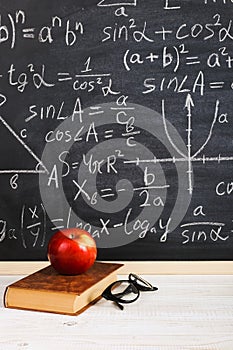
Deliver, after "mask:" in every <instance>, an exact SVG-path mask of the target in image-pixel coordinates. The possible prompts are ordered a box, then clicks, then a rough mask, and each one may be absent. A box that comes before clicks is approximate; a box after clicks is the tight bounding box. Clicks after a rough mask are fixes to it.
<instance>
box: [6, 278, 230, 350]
mask: <svg viewBox="0 0 233 350" xmlns="http://www.w3.org/2000/svg"><path fill="white" fill-rule="evenodd" d="M122 277H125V276H119V278H122ZM143 277H144V278H146V279H147V280H148V281H150V282H152V283H153V284H154V285H156V286H158V288H159V290H158V291H157V292H152V293H150V292H148V293H145V292H144V293H142V294H141V296H140V299H139V300H138V301H137V302H135V303H134V304H131V305H127V306H126V307H125V309H124V310H123V311H121V310H119V309H118V308H117V307H115V306H114V305H113V304H112V303H111V302H109V301H106V300H104V299H101V300H100V301H99V302H98V303H97V304H95V305H93V306H92V307H90V308H89V309H88V310H87V311H86V312H84V313H83V314H81V315H79V316H63V315H54V314H48V313H40V312H31V311H20V310H13V309H5V308H4V307H3V291H4V289H5V287H6V286H7V285H8V284H10V283H12V282H13V281H16V280H17V279H19V278H21V276H1V277H0V296H1V298H0V313H1V317H0V330H1V332H0V349H1V350H3V349H4V350H13V349H14V350H15V349H16V350H21V349H27V350H28V349H30V350H37V349H38V350H39V349H45V350H46V349H56V350H66V349H67V350H68V349H69V350H77V349H82V350H93V349H95V350H157V349H158V350H232V349H233V276H232V275H221V276H216V275H211V276H210V275H206V276H203V275H202V276H200V275H195V276H189V275H158V276H156V275H148V276H143Z"/></svg>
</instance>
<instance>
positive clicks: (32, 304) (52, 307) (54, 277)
mask: <svg viewBox="0 0 233 350" xmlns="http://www.w3.org/2000/svg"><path fill="white" fill-rule="evenodd" d="M122 266H123V265H122V264H117V263H102V262H97V261H96V262H95V263H94V265H93V266H92V267H91V268H90V269H89V270H87V271H86V272H85V273H82V274H80V275H75V276H67V275H61V274H59V273H58V272H57V271H55V270H54V268H53V267H52V266H51V265H50V266H48V267H45V268H43V269H41V270H39V271H37V272H35V273H33V274H31V275H29V276H27V277H24V278H22V279H20V280H19V281H17V282H14V283H12V284H11V285H9V286H8V287H7V288H6V290H5V294H4V304H5V307H8V308H16V309H28V310H34V311H46V312H54V313H61V314H69V315H76V314H79V313H81V312H82V311H84V310H85V309H86V308H87V307H88V306H90V305H92V304H93V303H94V302H95V301H97V300H98V299H99V298H100V296H101V294H102V292H103V291H104V289H105V288H106V287H107V286H108V285H109V284H110V283H112V282H114V281H116V279H117V273H118V272H119V269H120V268H121V267H122Z"/></svg>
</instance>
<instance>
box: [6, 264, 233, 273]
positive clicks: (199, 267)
mask: <svg viewBox="0 0 233 350" xmlns="http://www.w3.org/2000/svg"><path fill="white" fill-rule="evenodd" d="M117 262H119V263H123V264H124V265H125V266H124V267H123V270H122V273H126V274H127V273H129V272H132V271H133V272H135V273H142V274H161V275H163V274H175V275H176V274H179V275H199V274H202V275H203V274H205V275H206V274H207V275H212V274H214V275H218V274H221V275H231V274H233V261H117ZM48 264H49V262H48V261H2V262H0V275H23V274H26V275H27V274H30V273H33V272H35V271H37V270H39V269H42V268H44V267H45V266H47V265H48Z"/></svg>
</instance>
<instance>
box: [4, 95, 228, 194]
mask: <svg viewBox="0 0 233 350" xmlns="http://www.w3.org/2000/svg"><path fill="white" fill-rule="evenodd" d="M219 104H220V101H219V100H216V104H215V112H214V117H213V121H212V123H211V126H210V129H209V133H208V136H207V137H206V140H205V141H204V142H203V144H202V145H201V147H200V148H199V149H198V150H197V151H196V152H195V153H194V154H193V153H192V108H193V107H194V102H193V99H192V97H191V95H190V94H187V97H186V102H185V106H184V109H186V110H187V128H186V131H187V144H186V147H187V153H184V152H183V151H181V150H180V149H179V147H178V146H177V145H176V144H175V140H173V139H172V138H171V136H170V134H169V130H168V126H167V120H166V113H165V100H164V99H162V105H161V111H162V123H163V128H164V131H165V134H166V137H167V140H168V141H169V143H170V145H171V146H172V147H173V148H174V150H175V151H176V152H177V153H178V154H179V155H180V157H174V156H173V157H170V158H157V157H154V158H153V159H139V158H138V157H136V158H135V159H134V160H127V161H125V162H124V163H128V164H129V163H134V164H139V163H176V162H186V163H187V171H186V173H187V177H188V188H187V190H188V192H189V194H190V195H192V193H193V189H194V186H193V182H194V181H193V169H192V164H193V163H194V162H201V163H203V164H205V163H206V162H217V163H220V162H222V161H233V156H227V157H226V156H224V157H222V156H221V155H220V154H218V155H217V156H211V157H208V156H206V155H204V154H202V155H201V156H200V153H201V152H202V151H203V150H204V149H205V147H206V145H207V144H208V143H209V141H210V139H211V137H212V134H213V129H214V126H215V124H216V121H217V118H218V111H219ZM0 122H1V123H2V124H3V126H4V127H6V128H7V130H8V131H9V132H10V134H11V135H12V136H13V137H14V138H15V139H16V140H17V141H18V142H19V143H20V144H21V145H22V146H23V147H24V148H25V150H26V151H27V152H28V153H29V154H30V155H31V157H32V158H33V159H35V160H36V161H37V166H36V168H35V169H26V170H24V169H8V170H7V169H4V170H0V174H4V173H13V174H18V173H25V174H40V173H47V174H48V173H49V171H48V169H47V168H46V166H45V165H44V164H43V162H42V161H41V160H40V159H39V157H38V156H37V155H36V154H35V153H34V152H33V151H32V149H31V148H30V147H29V146H28V145H27V144H26V143H25V142H24V141H23V140H22V139H21V137H20V136H19V135H18V134H17V133H16V132H15V131H14V130H13V129H12V127H11V126H10V125H9V124H8V123H7V122H6V120H5V119H4V118H3V117H1V116H0Z"/></svg>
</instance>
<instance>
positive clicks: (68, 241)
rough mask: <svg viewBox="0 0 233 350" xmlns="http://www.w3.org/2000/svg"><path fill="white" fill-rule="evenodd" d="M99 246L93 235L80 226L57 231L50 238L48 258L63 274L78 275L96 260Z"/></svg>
mask: <svg viewBox="0 0 233 350" xmlns="http://www.w3.org/2000/svg"><path fill="white" fill-rule="evenodd" d="M96 255H97V248H96V243H95V240H94V239H93V238H92V237H91V235H90V234H89V233H88V232H87V231H85V230H82V229H79V228H68V229H64V230H60V231H58V232H56V233H55V234H54V235H53V236H52V237H51V238H50V240H49V244H48V259H49V261H50V263H51V265H52V266H53V267H54V268H55V270H57V272H59V273H60V274H63V275H78V274H80V273H83V272H85V271H87V270H88V269H89V268H90V267H91V266H92V265H93V264H94V262H95V259H96Z"/></svg>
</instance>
